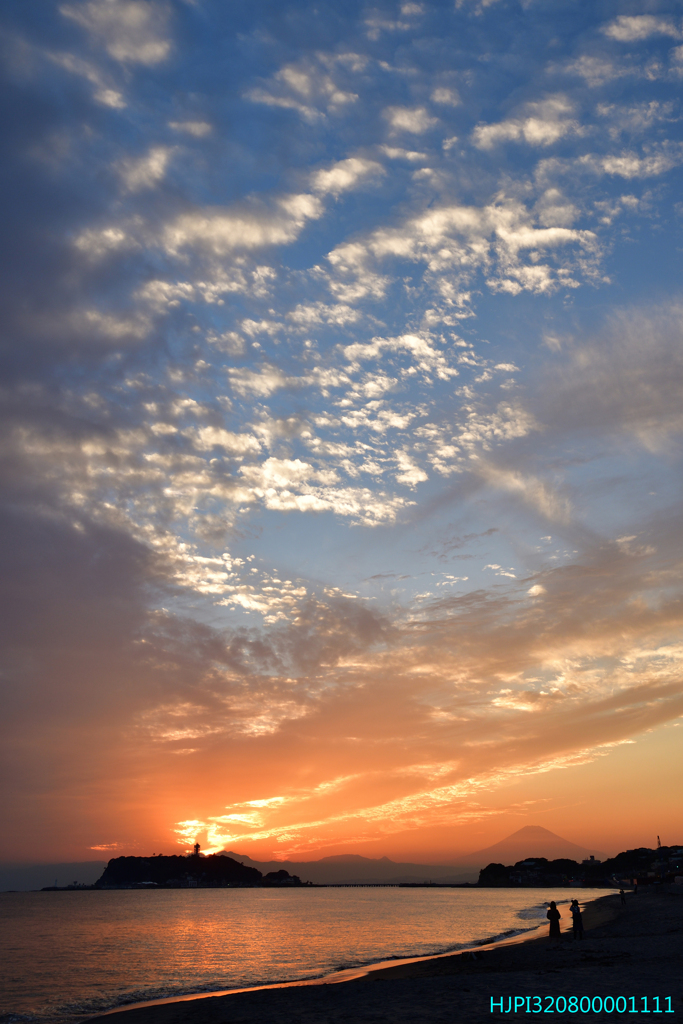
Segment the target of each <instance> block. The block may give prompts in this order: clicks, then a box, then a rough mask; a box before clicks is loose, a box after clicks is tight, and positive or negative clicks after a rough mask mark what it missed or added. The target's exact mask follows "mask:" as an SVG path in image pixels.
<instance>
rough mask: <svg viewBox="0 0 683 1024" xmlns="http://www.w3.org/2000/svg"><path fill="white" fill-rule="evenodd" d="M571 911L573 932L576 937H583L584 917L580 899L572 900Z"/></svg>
mask: <svg viewBox="0 0 683 1024" xmlns="http://www.w3.org/2000/svg"><path fill="white" fill-rule="evenodd" d="M569 909H570V911H571V915H572V932H573V935H574V938H575V939H582V938H583V918H582V917H581V907H580V906H579V901H578V900H572V902H571V906H570V908H569Z"/></svg>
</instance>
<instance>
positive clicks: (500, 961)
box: [89, 886, 683, 1024]
mask: <svg viewBox="0 0 683 1024" xmlns="http://www.w3.org/2000/svg"><path fill="white" fill-rule="evenodd" d="M580 895H584V896H585V893H583V894H580ZM562 896H564V891H563V892H562V894H561V896H560V898H562ZM562 913H563V919H562V926H563V929H564V928H566V927H567V926H568V924H569V920H568V918H569V912H568V908H566V907H563V908H562ZM583 917H584V927H585V938H584V940H583V941H582V942H575V941H574V940H573V939H572V937H571V931H569V932H566V931H565V932H564V933H563V936H562V942H561V944H560V948H558V949H552V948H550V946H549V943H548V939H547V938H545V937H544V938H542V939H534V940H531V941H528V942H521V943H518V944H516V945H508V946H497V947H495V948H490V949H485V950H483V951H480V952H478V953H477V954H476V958H474V957H473V956H472V954H468V953H459V954H455V955H453V956H446V957H439V958H437V959H432V960H423V961H419V962H416V963H410V964H400V965H397V966H395V967H386V968H383V969H381V970H374V971H371V972H370V973H368V974H367V975H365V976H364V977H361V978H358V979H356V980H353V981H346V982H343V983H336V984H322V985H299V986H296V987H292V988H274V989H261V990H258V991H251V992H238V993H235V994H232V995H221V996H212V997H208V998H203V999H189V1000H186V1001H182V1002H181V1001H178V1002H172V1003H165V1004H161V1005H156V1006H140V1007H138V1008H137V1009H128V1010H121V1011H119V1012H117V1013H113V1014H112V1013H110V1014H107V1015H105V1016H103V1017H96V1018H92V1020H91V1021H90V1022H89V1024H94V1022H95V1021H99V1022H101V1024H442V1022H443V1024H483V1022H484V1021H491V1020H496V1019H498V1020H503V1019H507V1020H509V1019H511V1018H513V1017H514V1018H515V1019H522V1018H524V1019H527V1020H530V1019H531V1018H532V1017H533V1015H534V1014H533V1012H532V1011H533V1010H534V1008H535V1007H538V1006H539V1003H538V1002H534V1001H533V998H530V1001H529V1003H528V1004H527V1002H526V999H525V1000H524V1003H523V1004H519V1003H518V1010H517V1012H515V1010H514V997H515V996H518V997H527V996H529V997H534V996H541V997H542V1002H541V1003H540V1006H541V1007H542V1011H543V1014H542V1015H543V1019H544V1020H548V1019H549V1018H548V1016H547V1008H548V1007H549V1006H550V1005H551V1004H550V1002H549V997H555V996H563V997H564V998H565V999H569V997H571V996H576V997H578V998H580V997H581V996H589V997H591V998H592V997H594V996H598V997H602V998H603V999H604V997H605V996H612V997H614V998H615V999H616V997H618V996H623V997H626V998H627V1003H626V1009H625V1012H617V1010H615V1011H614V1012H608V1013H606V1012H604V1011H600V1010H599V1005H600V1004H599V1003H598V1002H596V1003H595V1004H594V1005H595V1007H596V1011H597V1012H593V1011H592V1010H589V1012H584V1013H581V1012H573V1013H572V1012H569V1010H566V1011H562V1010H560V1012H559V1016H560V1017H564V1018H565V1019H566V1018H570V1019H573V1020H580V1019H581V1020H586V1021H591V1022H593V1021H595V1022H598V1021H600V1022H601V1021H613V1020H626V1019H628V1020H630V1021H633V1020H634V1009H635V1010H637V1011H638V1013H639V1014H642V1013H643V1012H644V1011H645V1010H646V1009H647V1010H648V1011H649V1014H648V1015H647V1016H646V1017H645V1018H641V1017H640V1016H639V1019H645V1020H651V1019H652V1017H651V1014H652V1013H653V1011H655V1010H656V1007H657V1003H655V1001H654V999H653V997H655V996H657V997H659V1000H660V1002H659V1008H660V1010H661V1011H662V1012H665V1011H666V1010H667V1009H668V1008H669V1006H670V1007H671V1009H672V1010H673V1011H674V1012H673V1013H668V1014H667V1015H666V1016H662V1017H661V1018H660V1017H655V1018H654V1020H655V1021H657V1020H662V1021H664V1022H666V1021H671V1022H672V1024H675V1021H676V1020H682V1019H683V886H668V887H657V890H656V891H655V889H654V887H653V889H652V891H649V890H647V889H646V890H641V891H640V892H639V893H638V895H637V896H635V897H634V896H633V895H632V894H631V893H628V894H627V898H626V905H625V906H621V904H620V900H619V896H618V895H614V896H605V897H602V898H601V899H598V900H596V901H594V902H593V903H591V904H589V905H588V906H587V907H586V910H585V911H584V915H583ZM643 996H646V997H647V1000H648V1001H647V1003H643V1000H642V997H643ZM667 996H669V997H670V998H671V1003H670V1004H669V1003H668V1002H667V1001H666V1000H665V997H667ZM509 997H512V999H513V1002H512V1004H511V1005H512V1009H511V1011H510V1012H505V1010H506V1009H507V1007H508V1005H509V1004H508V999H509ZM631 997H634V998H635V1002H632V1001H631ZM500 999H503V1000H504V1002H503V1012H501V1009H500V1002H499V1001H500ZM492 1000H493V1011H492V1007H491V1001H492ZM620 1005H623V1004H617V1006H620ZM527 1006H528V1011H527ZM560 1006H563V1003H562V1000H560ZM585 1006H587V1004H586V1002H585V1000H584V1007H585ZM608 1007H609V1003H608ZM538 1012H539V1011H538V1010H536V1013H537V1014H538ZM557 1016H558V1012H557V1010H555V1013H554V1014H553V1019H557Z"/></svg>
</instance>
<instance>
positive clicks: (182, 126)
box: [168, 121, 213, 139]
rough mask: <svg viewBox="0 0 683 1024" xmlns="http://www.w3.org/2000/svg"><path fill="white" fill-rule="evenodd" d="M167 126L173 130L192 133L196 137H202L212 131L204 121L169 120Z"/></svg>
mask: <svg viewBox="0 0 683 1024" xmlns="http://www.w3.org/2000/svg"><path fill="white" fill-rule="evenodd" d="M168 127H169V128H172V129H173V131H175V132H186V133H187V134H188V135H194V137H195V138H196V139H203V138H205V137H206V136H207V135H210V134H211V132H212V131H213V127H212V126H211V125H210V124H208V123H207V122H206V121H169V122H168Z"/></svg>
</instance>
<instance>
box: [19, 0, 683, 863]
mask: <svg viewBox="0 0 683 1024" xmlns="http://www.w3.org/2000/svg"><path fill="white" fill-rule="evenodd" d="M584 7H585V5H581V4H578V3H577V5H576V19H575V22H569V21H567V22H563V25H564V26H565V30H563V32H559V31H558V26H557V25H556V24H554V19H553V16H552V13H551V14H550V15H548V16H547V17H546V15H544V16H543V17H541V15H540V14H539V13H538V12H535V11H534V10H533V8H530V9H529V10H528V11H526V12H525V13H524V15H522V13H521V12H520V11H518V9H517V7H516V6H515V5H514V4H510V5H504V4H496V5H491V4H461V5H455V6H454V5H436V6H434V7H429V6H427V5H422V4H409V3H407V4H399V5H393V6H392V5H390V7H389V8H387V9H386V10H384V9H382V11H373V12H368V11H367V10H366V9H365V8H364V7H362V6H361V5H359V4H355V3H352V4H350V5H347V6H346V7H345V8H344V9H340V10H339V11H336V12H334V13H332V12H331V11H322V12H320V11H319V12H317V13H316V11H314V9H313V7H312V6H311V5H308V4H306V3H295V4H289V5H287V4H285V6H284V7H283V8H281V9H279V10H275V9H273V10H270V9H268V10H260V11H258V10H257V11H254V10H252V9H251V8H250V7H249V5H246V4H244V5H240V4H238V5H232V6H231V10H230V12H228V11H227V10H226V9H225V8H224V5H221V4H219V3H214V2H209V3H206V4H203V5H201V9H200V6H198V5H196V4H192V3H187V2H184V0H169V2H153V0H149V2H145V3H142V2H139V0H85V2H76V0H74V2H70V3H65V4H61V5H52V6H50V7H49V9H47V8H46V9H45V10H44V12H43V14H44V16H41V19H40V23H38V21H37V20H36V18H35V17H34V15H33V14H32V13H31V10H29V9H28V8H27V7H25V6H17V5H10V6H9V7H8V8H7V9H6V10H5V11H4V12H3V15H2V17H3V19H4V35H3V40H4V43H3V45H4V47H5V50H6V57H7V60H6V61H5V64H4V71H3V75H4V78H3V84H4V89H3V95H4V96H5V97H6V99H5V103H6V108H5V113H6V115H7V116H6V124H7V132H6V141H7V146H6V156H5V159H4V173H5V178H4V180H5V182H6V196H7V199H8V210H9V218H8V226H7V228H6V232H7V234H6V236H5V239H4V242H5V244H4V246H3V250H2V251H3V256H2V263H3V274H2V276H1V281H2V283H1V284H0V302H1V304H2V315H3V324H4V332H3V341H2V368H3V369H2V372H3V378H2V388H1V390H0V415H1V416H2V421H3V423H2V425H3V431H2V445H1V448H0V451H1V459H0V474H1V482H2V494H3V498H2V506H1V508H0V514H1V516H2V522H3V529H2V531H1V533H0V537H1V538H2V543H1V544H0V551H1V556H2V561H3V571H2V575H1V579H2V593H3V609H4V610H3V619H2V621H3V629H4V630H5V631H6V637H5V641H4V644H3V659H4V661H3V666H2V672H3V685H4V686H5V687H6V690H7V696H6V707H7V709H8V710H7V715H6V716H5V720H4V725H3V728H4V729H5V730H6V733H5V736H6V750H7V751H9V763H8V765H7V772H8V775H7V777H8V779H9V780H10V785H9V786H8V788H7V791H8V793H9V794H10V802H9V806H8V808H7V810H6V812H5V813H6V820H7V823H8V827H7V828H6V830H5V832H6V835H7V836H8V837H9V836H13V837H21V838H17V839H16V840H15V839H12V843H14V844H15V845H12V846H8V847H7V849H6V851H5V855H6V856H13V857H19V856H26V855H27V854H28V853H29V851H31V850H32V849H34V848H35V844H36V843H37V842H38V841H40V842H42V843H44V844H47V845H49V846H50V849H51V851H52V854H51V855H52V856H64V857H70V858H76V857H77V856H78V857H81V856H82V854H83V853H84V851H86V850H88V849H102V848H105V847H107V848H113V847H114V846H115V845H116V844H118V845H116V848H117V849H122V850H123V849H126V850H128V851H130V852H136V851H138V850H139V851H140V852H148V846H149V844H150V843H152V844H154V845H156V846H157V847H158V846H159V845H160V844H162V843H165V844H167V845H168V844H171V845H172V846H173V845H175V844H177V843H181V844H183V845H184V844H186V843H187V842H188V841H190V840H194V838H195V837H196V836H197V835H198V834H201V835H203V836H205V837H207V838H208V844H209V846H210V847H211V848H213V849H221V848H223V847H224V846H233V847H234V845H235V844H236V843H240V844H241V847H242V848H243V849H245V851H247V852H248V850H249V849H251V850H252V852H253V851H254V850H256V851H257V852H259V851H260V852H261V853H269V854H271V853H273V852H277V853H279V854H281V855H284V854H285V853H291V854H296V853H297V852H306V851H313V850H318V849H321V848H337V847H340V844H341V845H342V846H343V845H345V844H354V843H359V842H369V843H374V844H375V846H374V847H373V849H379V847H378V846H377V845H376V844H377V843H380V844H381V843H389V844H391V842H394V841H396V842H398V841H399V838H397V837H404V838H405V836H413V837H414V839H411V840H410V841H411V842H413V843H414V846H415V849H419V848H422V849H423V850H425V851H427V849H428V843H429V842H431V839H429V838H427V837H429V836H431V835H433V834H434V830H442V833H440V834H443V835H447V836H450V837H451V838H453V837H456V836H460V837H461V838H460V839H459V840H458V842H460V843H462V842H465V840H464V839H463V838H462V837H463V835H464V834H465V833H464V832H463V831H462V830H463V829H466V828H469V827H471V826H472V824H473V823H474V824H476V823H479V824H482V826H483V824H485V823H486V821H488V820H490V819H495V818H497V817H500V816H501V815H502V816H507V817H508V818H510V819H513V820H515V821H519V819H520V816H521V817H522V818H525V816H528V815H530V814H534V813H537V812H539V811H540V810H543V812H544V813H546V812H554V809H557V807H559V806H560V798H559V797H557V798H556V797H555V795H554V790H553V788H552V785H551V784H550V783H548V787H549V788H548V789H547V790H546V791H544V792H547V794H548V795H547V796H544V797H543V798H541V797H539V796H538V793H537V791H536V790H533V792H532V790H531V789H530V790H529V795H528V797H525V798H524V799H522V800H521V801H520V800H517V797H515V798H514V799H513V798H512V797H510V798H509V799H508V797H507V796H506V793H507V792H508V791H509V788H510V787H513V786H514V787H519V786H521V785H523V783H524V780H525V779H537V778H540V777H541V776H542V777H544V778H548V779H555V778H558V777H559V776H560V775H562V774H563V773H564V776H566V773H567V772H569V773H571V772H576V773H584V774H583V775H579V774H577V775H576V777H577V778H578V777H581V778H585V777H586V775H585V773H586V772H590V771H592V770H594V768H595V765H598V764H600V763H603V762H605V761H609V759H610V757H612V756H615V755H614V752H615V751H617V750H619V751H621V750H623V749H624V748H625V747H626V745H628V750H629V751H631V750H632V751H633V755H632V756H633V758H636V759H637V757H638V749H639V738H640V737H641V736H643V735H645V734H647V733H648V732H649V731H653V730H654V731H657V735H658V736H660V735H661V736H665V735H668V733H666V729H667V728H668V727H670V726H673V725H674V724H675V723H676V721H677V720H678V719H679V718H680V716H681V714H683V699H682V698H681V691H680V683H679V679H680V667H681V659H682V658H683V646H682V644H681V593H680V578H681V561H680V558H681V556H680V529H681V527H680V516H679V515H677V514H676V510H677V503H678V502H679V501H680V494H679V485H678V483H677V481H678V480H680V473H679V472H678V468H679V467H678V462H679V461H680V455H679V443H678V441H679V437H680V433H681V430H682V429H683V419H682V417H681V411H680V387H681V380H682V377H683V366H682V365H681V357H680V352H681V336H682V333H683V313H682V312H681V310H682V308H683V307H682V305H681V298H680V295H679V294H678V287H679V285H678V282H677V280H676V279H675V277H674V276H673V271H672V267H673V266H675V259H674V257H673V256H672V254H674V253H675V252H676V247H677V246H678V245H679V242H680V238H679V234H680V216H681V211H680V209H679V206H678V205H677V196H678V193H679V191H680V187H679V186H680V182H679V178H680V174H681V170H680V169H681V165H682V164H683V137H681V131H680V111H679V99H678V95H677V90H678V87H679V84H680V74H681V67H682V66H683V59H682V58H681V40H682V39H683V34H682V33H683V28H682V25H681V21H680V18H679V17H677V16H676V17H674V16H672V15H670V14H669V13H667V12H663V13H660V12H659V11H657V10H653V11H651V12H649V13H648V14H642V15H641V14H638V15H632V14H630V13H628V12H626V13H623V14H622V13H612V14H611V15H610V17H609V18H608V19H601V17H600V16H599V13H598V12H597V11H596V12H593V11H586V10H585V9H584ZM314 23H315V25H316V26H317V27H316V28H315V31H313V29H312V27H311V26H313V24H314ZM567 24H575V28H574V29H572V30H571V32H569V34H567V32H566V25H567ZM294 25H297V26H298V28H296V30H295V29H293V28H292V26H294ZM572 33H573V34H572ZM626 295H628V302H626V301H625V296H626ZM597 309H599V310H600V312H599V313H598V312H596V310H597ZM634 740H635V741H636V742H635V743H634V742H633V741H634ZM629 756H630V755H629ZM634 763H635V762H634ZM595 770H596V771H597V769H595ZM597 777H598V776H597V775H596V776H595V778H597ZM217 780H218V781H217ZM515 792H517V789H515ZM131 793H134V794H136V795H135V797H134V798H132V797H131ZM160 793H161V794H163V798H162V799H159V794H160ZM582 799H584V797H583V796H580V797H579V802H581V800H582ZM558 813H559V811H558ZM634 814H635V815H636V817H637V811H636V812H634ZM545 820H548V821H550V819H545ZM486 827H491V826H486ZM400 841H401V842H403V841H404V839H401V840H400ZM449 841H450V840H449ZM453 841H455V840H453ZM136 844H137V845H136ZM249 844H251V845H249ZM470 845H477V844H476V843H472V844H470ZM385 848H386V849H390V848H391V847H390V845H389V846H386V847H383V849H385ZM425 856H427V853H425Z"/></svg>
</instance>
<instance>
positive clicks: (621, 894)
mask: <svg viewBox="0 0 683 1024" xmlns="http://www.w3.org/2000/svg"><path fill="white" fill-rule="evenodd" d="M619 896H620V897H621V905H622V907H623V906H625V905H626V893H625V892H624V890H623V889H620V890H619Z"/></svg>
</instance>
